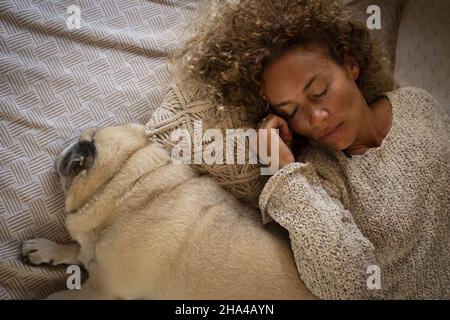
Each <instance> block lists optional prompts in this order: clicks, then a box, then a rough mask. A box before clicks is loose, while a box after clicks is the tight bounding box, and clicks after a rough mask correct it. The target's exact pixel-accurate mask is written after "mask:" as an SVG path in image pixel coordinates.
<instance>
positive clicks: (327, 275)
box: [259, 162, 380, 299]
mask: <svg viewBox="0 0 450 320" xmlns="http://www.w3.org/2000/svg"><path fill="white" fill-rule="evenodd" d="M324 186H327V187H326V189H330V186H332V184H331V183H330V182H329V181H327V182H325V181H323V180H322V179H321V178H319V176H318V175H317V173H316V171H315V170H314V166H313V164H312V163H306V164H304V163H299V162H295V163H291V164H289V165H287V166H286V167H284V168H282V169H281V170H279V171H278V172H277V173H276V174H275V175H274V176H273V177H271V178H270V180H269V181H268V182H267V184H266V186H265V187H264V190H263V192H262V193H261V196H260V198H259V206H260V209H261V210H262V211H263V214H265V213H267V214H269V215H270V216H271V217H272V218H273V219H274V220H275V221H276V222H278V223H279V224H280V225H281V226H283V227H284V228H286V229H287V230H288V231H289V234H290V237H291V245H292V249H293V252H294V257H295V261H296V264H297V268H298V271H299V274H300V277H301V278H302V280H303V281H304V282H305V285H306V286H307V287H308V288H309V289H310V290H311V291H312V292H313V293H314V294H315V295H317V296H318V297H320V298H324V299H367V298H375V297H377V296H378V295H379V294H380V292H379V290H374V289H369V288H368V286H367V279H368V277H369V276H370V274H367V273H366V272H367V268H368V266H370V265H377V262H376V258H375V254H374V246H373V245H372V243H371V242H370V241H369V240H368V239H367V238H366V237H365V236H364V235H363V234H362V233H361V231H360V230H359V229H358V226H357V225H356V224H355V222H354V220H353V216H352V214H351V213H350V212H349V211H348V210H346V209H345V208H344V207H343V205H342V203H341V202H340V200H339V199H338V198H336V197H332V196H330V194H333V195H336V194H337V193H338V192H336V190H331V189H330V190H329V191H330V192H327V191H326V189H325V188H324Z"/></svg>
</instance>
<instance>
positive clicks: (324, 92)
mask: <svg viewBox="0 0 450 320" xmlns="http://www.w3.org/2000/svg"><path fill="white" fill-rule="evenodd" d="M327 91H328V86H327V87H325V89H324V90H323V91H322V92H321V93H318V94H313V98H320V97H322V96H324V95H325V94H326V93H327Z"/></svg>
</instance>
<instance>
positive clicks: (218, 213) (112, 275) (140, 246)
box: [22, 124, 315, 300]
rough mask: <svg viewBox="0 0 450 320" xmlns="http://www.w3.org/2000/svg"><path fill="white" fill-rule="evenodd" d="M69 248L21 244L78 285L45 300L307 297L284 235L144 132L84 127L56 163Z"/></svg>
mask: <svg viewBox="0 0 450 320" xmlns="http://www.w3.org/2000/svg"><path fill="white" fill-rule="evenodd" d="M56 170H57V172H58V175H59V177H60V181H61V185H62V186H63V188H64V192H65V208H66V210H67V214H68V215H67V217H66V228H67V230H68V232H69V233H70V235H71V237H72V238H73V240H75V241H76V243H73V244H68V245H62V244H57V243H54V242H52V241H50V240H46V239H33V240H28V241H25V242H24V243H23V246H22V255H23V257H24V258H25V259H26V260H27V261H28V262H29V263H31V264H33V265H39V264H51V265H59V264H69V265H70V264H77V265H82V266H83V267H84V268H85V269H86V270H87V271H88V274H89V277H88V279H87V280H86V281H85V282H84V283H83V284H82V285H81V289H78V290H77V289H73V290H64V291H60V292H56V293H54V294H52V295H50V296H49V297H48V298H49V299H220V300H222V299H314V298H315V297H314V296H313V294H312V293H311V292H310V291H309V290H308V289H307V288H306V287H305V285H304V284H303V282H302V281H301V280H300V278H299V274H298V271H297V269H296V265H295V261H294V258H293V254H292V251H291V248H290V244H289V238H288V235H287V233H286V231H285V230H284V229H282V228H281V227H279V226H277V225H276V224H274V223H273V224H272V226H269V227H267V226H263V225H262V223H261V221H260V217H259V212H258V211H257V210H256V209H254V208H252V207H250V206H249V205H247V204H245V203H242V202H240V201H238V200H237V199H236V198H234V197H233V196H232V195H231V194H230V193H228V192H227V191H226V190H224V189H223V188H222V187H220V186H219V185H218V184H217V183H216V182H215V180H214V179H213V178H212V177H208V176H206V175H199V174H197V173H196V172H195V171H194V170H193V169H192V168H191V167H190V166H189V165H186V164H185V165H179V164H175V163H173V162H172V161H171V157H170V153H169V152H168V151H167V150H165V149H164V148H162V147H161V146H159V145H157V144H148V142H147V137H146V134H145V129H144V127H143V126H140V125H134V124H126V125H121V126H114V127H105V128H101V129H89V130H87V131H85V132H84V133H83V134H82V135H81V137H80V139H79V141H77V142H76V143H74V144H73V145H70V146H69V147H67V148H66V149H65V150H63V151H62V152H61V154H60V155H59V156H58V158H57V159H56Z"/></svg>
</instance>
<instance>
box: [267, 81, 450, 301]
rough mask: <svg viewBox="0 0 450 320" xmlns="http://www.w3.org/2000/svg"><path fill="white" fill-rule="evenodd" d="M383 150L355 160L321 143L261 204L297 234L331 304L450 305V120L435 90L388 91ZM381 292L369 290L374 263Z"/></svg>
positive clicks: (300, 262)
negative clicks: (409, 301)
mask: <svg viewBox="0 0 450 320" xmlns="http://www.w3.org/2000/svg"><path fill="white" fill-rule="evenodd" d="M385 96H386V97H387V98H388V99H389V101H390V103H391V106H392V113H393V123H392V128H391V130H390V131H389V133H388V135H387V137H386V138H385V139H384V140H383V143H382V145H381V146H380V147H377V148H372V149H369V151H367V152H366V153H365V154H364V155H359V156H351V157H347V156H346V155H345V154H344V153H343V152H335V151H333V150H330V149H328V148H326V147H323V146H320V145H318V144H316V143H313V142H311V143H310V145H309V147H308V149H307V150H306V152H305V153H303V154H302V156H300V157H299V158H298V159H297V160H298V161H299V162H295V163H292V164H290V165H287V166H286V167H284V168H282V169H281V170H279V171H278V172H277V173H276V174H275V175H274V176H272V177H271V178H270V179H269V181H268V182H267V184H266V185H265V187H264V189H263V191H262V193H261V196H260V198H259V205H260V208H261V212H262V215H263V220H264V221H268V220H269V216H270V217H272V218H273V219H274V220H275V221H277V222H278V223H279V224H281V225H282V226H283V227H284V228H286V229H287V230H288V231H289V234H290V238H291V244H292V249H293V252H294V256H295V260H296V264H297V268H298V271H299V274H300V277H301V278H302V279H303V281H304V282H305V284H306V286H307V287H308V288H309V289H310V290H311V291H312V292H313V293H314V294H316V295H317V296H319V297H321V298H325V299H365V298H382V299H435V298H445V299H450V237H449V233H450V222H449V220H450V192H449V191H450V148H449V146H448V143H449V141H450V129H449V124H450V121H449V116H448V114H447V113H446V111H445V110H444V109H443V108H442V107H441V106H440V105H439V104H438V103H437V101H436V100H435V99H433V98H432V97H431V96H430V95H429V94H428V93H427V92H426V91H424V90H422V89H417V88H402V89H398V90H396V91H393V92H390V93H386V94H385ZM371 265H372V266H373V265H375V266H378V267H379V268H380V271H381V273H380V280H381V289H369V288H368V286H367V279H368V278H369V276H371V273H372V272H370V273H367V272H368V271H370V270H371V269H370V268H369V269H368V267H369V266H371Z"/></svg>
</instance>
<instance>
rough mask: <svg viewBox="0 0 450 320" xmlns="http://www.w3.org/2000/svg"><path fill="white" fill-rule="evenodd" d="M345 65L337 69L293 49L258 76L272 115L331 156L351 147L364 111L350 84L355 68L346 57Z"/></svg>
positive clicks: (312, 53) (312, 52)
mask: <svg viewBox="0 0 450 320" xmlns="http://www.w3.org/2000/svg"><path fill="white" fill-rule="evenodd" d="M345 60H346V63H345V65H344V66H340V65H338V64H336V63H335V62H334V61H333V60H332V59H331V58H329V57H328V56H327V55H326V54H325V53H324V52H323V50H321V49H320V48H317V47H316V48H309V49H305V48H295V49H292V50H290V51H288V52H286V53H285V54H284V55H282V56H281V57H279V58H277V59H276V60H275V61H273V62H272V63H271V64H270V65H269V66H268V67H267V68H266V70H265V71H264V73H263V93H264V96H265V97H266V99H267V100H268V101H269V103H270V104H271V106H272V108H273V109H274V110H275V112H276V113H277V114H279V115H280V116H282V117H283V118H285V119H286V120H287V121H288V124H289V126H290V128H291V129H292V130H293V131H294V132H296V133H298V134H300V135H303V136H306V137H308V138H310V139H313V140H315V141H317V142H319V143H321V144H324V145H327V146H329V147H331V148H332V149H334V150H344V149H346V148H347V147H349V146H350V145H351V144H352V142H353V141H354V140H355V138H356V136H357V134H358V131H359V126H360V122H361V121H360V119H361V117H362V112H363V107H364V106H367V104H366V102H365V100H364V98H363V96H362V94H361V92H360V90H359V88H358V87H357V85H356V82H355V80H356V79H357V78H358V75H359V67H358V64H357V63H356V60H355V59H354V58H353V57H351V56H350V55H345Z"/></svg>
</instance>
